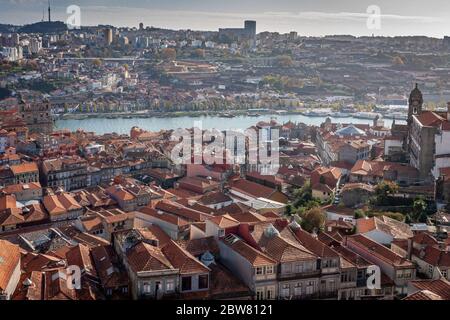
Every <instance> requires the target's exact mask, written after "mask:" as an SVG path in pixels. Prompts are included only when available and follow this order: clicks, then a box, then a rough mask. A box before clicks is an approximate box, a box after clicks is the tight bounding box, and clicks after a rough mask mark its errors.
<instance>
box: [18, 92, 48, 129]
mask: <svg viewBox="0 0 450 320" xmlns="http://www.w3.org/2000/svg"><path fill="white" fill-rule="evenodd" d="M19 111H20V115H21V117H22V119H23V120H24V121H25V123H26V125H27V127H28V132H29V133H44V134H49V133H51V132H52V131H53V118H52V113H51V106H50V102H49V101H48V99H44V100H42V101H39V102H26V101H24V100H23V99H21V100H20V103H19Z"/></svg>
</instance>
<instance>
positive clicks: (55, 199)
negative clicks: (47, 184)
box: [42, 193, 82, 215]
mask: <svg viewBox="0 0 450 320" xmlns="http://www.w3.org/2000/svg"><path fill="white" fill-rule="evenodd" d="M42 203H43V204H44V206H45V209H47V211H48V213H49V214H50V215H59V214H64V213H66V212H68V211H71V210H78V209H81V208H82V207H81V205H80V204H79V203H78V202H77V201H76V200H75V199H74V198H73V197H72V195H70V194H68V193H62V194H57V195H47V196H45V197H44V199H43V200H42Z"/></svg>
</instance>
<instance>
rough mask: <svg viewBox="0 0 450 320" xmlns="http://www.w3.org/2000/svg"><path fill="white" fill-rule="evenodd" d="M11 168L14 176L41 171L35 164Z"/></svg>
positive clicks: (30, 163)
mask: <svg viewBox="0 0 450 320" xmlns="http://www.w3.org/2000/svg"><path fill="white" fill-rule="evenodd" d="M10 168H11V171H12V172H13V173H14V175H18V174H24V173H28V172H39V169H38V167H37V164H36V163H35V162H24V163H21V164H17V165H12V166H11V167H10Z"/></svg>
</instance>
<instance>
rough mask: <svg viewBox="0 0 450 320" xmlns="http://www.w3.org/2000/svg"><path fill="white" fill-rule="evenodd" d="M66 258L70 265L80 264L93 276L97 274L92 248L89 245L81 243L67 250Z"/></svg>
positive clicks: (82, 268)
mask: <svg viewBox="0 0 450 320" xmlns="http://www.w3.org/2000/svg"><path fill="white" fill-rule="evenodd" d="M66 259H67V263H68V265H75V266H78V267H80V269H81V270H82V271H83V272H85V273H87V274H89V275H92V276H97V272H96V270H95V267H94V262H93V260H92V258H91V254H90V249H89V247H88V246H87V245H84V244H81V243H80V244H78V245H76V246H74V247H73V248H71V249H70V250H69V251H67V252H66Z"/></svg>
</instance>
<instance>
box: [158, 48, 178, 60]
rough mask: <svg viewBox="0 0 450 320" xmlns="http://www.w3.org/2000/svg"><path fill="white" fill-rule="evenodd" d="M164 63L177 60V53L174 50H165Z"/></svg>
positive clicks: (162, 56)
mask: <svg viewBox="0 0 450 320" xmlns="http://www.w3.org/2000/svg"><path fill="white" fill-rule="evenodd" d="M161 58H162V59H163V60H164V61H173V60H175V59H176V58H177V51H176V50H175V49H174V48H165V49H163V50H162V52H161Z"/></svg>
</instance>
